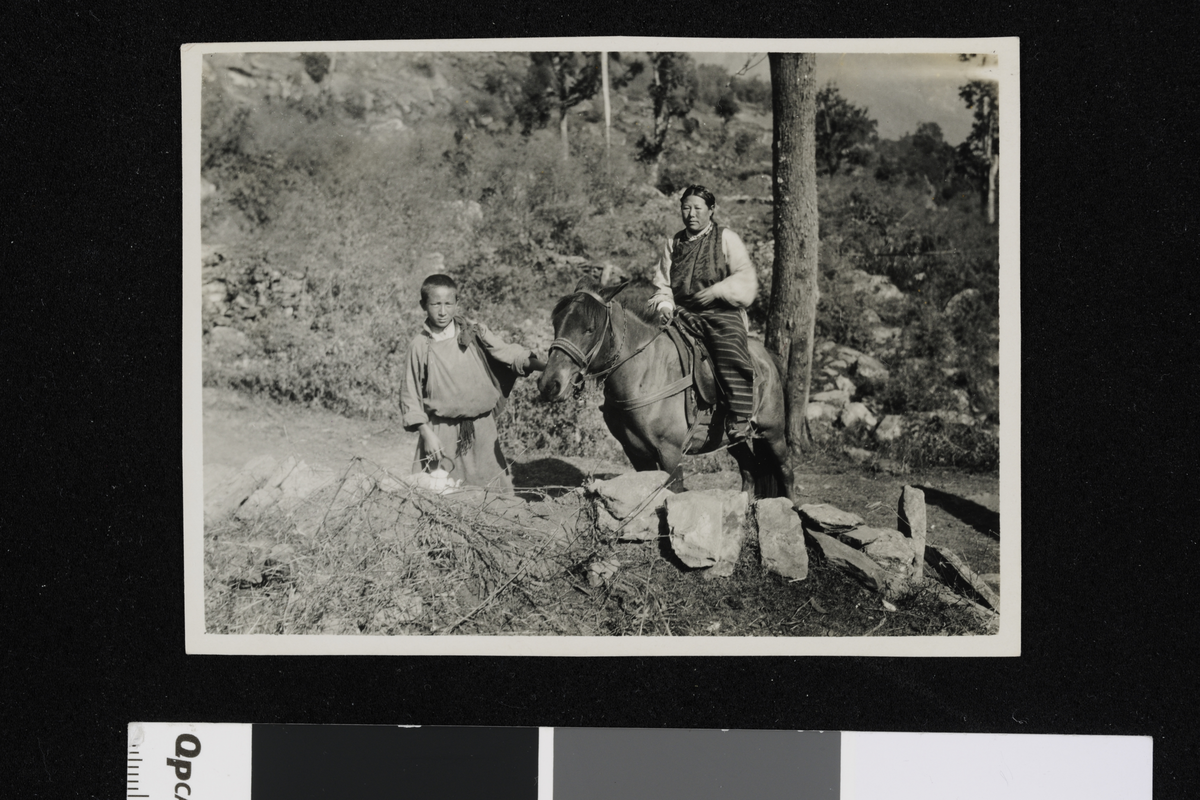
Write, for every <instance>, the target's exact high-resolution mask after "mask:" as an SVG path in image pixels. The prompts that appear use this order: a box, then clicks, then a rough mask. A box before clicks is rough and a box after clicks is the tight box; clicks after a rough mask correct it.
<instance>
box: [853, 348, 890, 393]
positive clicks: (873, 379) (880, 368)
mask: <svg viewBox="0 0 1200 800" xmlns="http://www.w3.org/2000/svg"><path fill="white" fill-rule="evenodd" d="M890 374H891V373H889V372H888V369H887V367H885V366H884V365H883V362H882V361H880V360H879V359H878V358H875V357H874V356H868V355H860V356H859V357H858V360H856V361H855V362H854V375H855V377H857V378H859V379H860V381H865V382H866V383H868V384H870V385H871V386H879V385H880V384H883V383H887V379H888V377H890Z"/></svg>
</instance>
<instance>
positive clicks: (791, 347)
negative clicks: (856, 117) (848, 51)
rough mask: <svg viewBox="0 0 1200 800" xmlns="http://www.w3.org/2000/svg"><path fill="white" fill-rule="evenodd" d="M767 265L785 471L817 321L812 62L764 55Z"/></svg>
mask: <svg viewBox="0 0 1200 800" xmlns="http://www.w3.org/2000/svg"><path fill="white" fill-rule="evenodd" d="M769 58H770V63H771V96H772V104H773V107H774V127H775V132H774V141H773V145H772V153H773V157H774V176H775V180H774V184H773V190H774V199H775V263H774V274H773V277H772V280H771V308H770V311H769V312H768V314H767V327H766V345H767V348H768V349H769V350H771V351H772V352H774V353H776V354H777V355H778V356H779V357H780V362H781V364H782V366H783V368H784V371H785V374H784V376H783V377H784V391H785V392H786V400H787V438H788V448H789V453H790V456H789V457H790V459H791V463H792V467H793V469H795V468H797V467H798V466H799V462H800V458H801V456H802V454H803V448H804V446H805V445H806V444H807V443H808V441H809V440H808V437H807V432H806V427H805V409H806V408H807V406H808V390H809V385H810V383H811V382H812V355H813V336H814V332H815V326H816V319H817V298H818V293H817V245H818V242H817V145H816V98H817V83H816V64H817V59H816V56H815V55H814V54H812V53H771V54H770V56H769Z"/></svg>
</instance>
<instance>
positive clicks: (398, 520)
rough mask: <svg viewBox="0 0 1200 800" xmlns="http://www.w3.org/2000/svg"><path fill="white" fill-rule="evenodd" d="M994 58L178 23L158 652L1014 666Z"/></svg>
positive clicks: (990, 50)
mask: <svg viewBox="0 0 1200 800" xmlns="http://www.w3.org/2000/svg"><path fill="white" fill-rule="evenodd" d="M1019 56H1020V54H1019V50H1018V46H1017V42H1016V40H1015V39H1001V38H997V39H899V40H832V39H828V40H812V41H805V40H752V39H745V40H719V39H696V40H687V39H649V38H628V37H626V38H611V39H603V38H595V39H592V38H588V39H544V40H475V41H452V40H447V41H444V42H431V41H423V42H353V43H349V42H308V43H296V42H288V43H262V44H245V43H243V44H236V45H233V44H201V45H191V46H189V47H187V48H185V49H184V52H183V55H182V64H183V100H184V116H183V137H184V150H183V156H184V181H183V187H184V197H183V212H184V219H183V234H184V254H183V255H184V315H183V321H184V358H183V363H184V375H183V382H184V443H183V444H184V518H185V536H186V542H185V565H184V566H185V576H184V580H185V594H186V617H187V631H186V637H187V649H188V652H189V653H239V654H280V655H282V654H316V653H322V654H325V653H329V654H348V655H350V654H493V655H501V654H503V655H580V656H588V655H593V656H596V655H600V656H602V655H701V654H713V655H721V654H737V655H757V654H761V655H783V654H797V655H916V656H948V655H952V656H1016V655H1019V654H1020V652H1021V637H1020V631H1021V563H1020V558H1021V547H1020V543H1021V540H1020V535H1021V531H1020V522H1021V517H1020V510H1021V484H1020V471H1019V470H1020V466H1019V457H1020V438H1019V433H1020V413H1021V409H1020V402H1019V392H1020V377H1021V376H1020V356H1021V351H1020V327H1019V326H1020V311H1019V292H1020V255H1019V244H1020V237H1019V227H1018V226H1019V208H1020V206H1019V190H1020V186H1019V170H1018V164H1019V163H1020V160H1019V155H1020V138H1019V120H1020V83H1019V75H1020V70H1019ZM1002 108H1003V114H1002V113H1001V109H1002ZM1002 150H1003V154H1004V158H1003V159H1002V158H1001V151H1002ZM1001 513H1003V514H1004V517H1005V526H1004V536H1003V537H1001V528H1000V517H1001Z"/></svg>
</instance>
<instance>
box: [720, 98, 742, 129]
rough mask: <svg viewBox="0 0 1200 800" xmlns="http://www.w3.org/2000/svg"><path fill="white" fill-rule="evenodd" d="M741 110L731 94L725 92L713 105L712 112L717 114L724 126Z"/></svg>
mask: <svg viewBox="0 0 1200 800" xmlns="http://www.w3.org/2000/svg"><path fill="white" fill-rule="evenodd" d="M741 110H742V107H741V106H740V105H738V101H737V99H736V98H735V97H734V96H733V92H727V93H725V94H723V95H721V97H720V99H719V100H717V102H716V103H715V104H714V105H713V111H715V112H716V113H717V116H718V117H720V118H721V120H722V121H723V122H724V123H725V124H726V125H728V124H729V120H731V119H733V118H734V117H736V116H737V113H738V112H739V111H741Z"/></svg>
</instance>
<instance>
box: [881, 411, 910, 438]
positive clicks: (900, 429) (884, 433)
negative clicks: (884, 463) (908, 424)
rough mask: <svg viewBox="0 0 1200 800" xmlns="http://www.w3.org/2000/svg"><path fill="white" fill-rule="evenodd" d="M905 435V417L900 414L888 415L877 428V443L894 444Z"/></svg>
mask: <svg viewBox="0 0 1200 800" xmlns="http://www.w3.org/2000/svg"><path fill="white" fill-rule="evenodd" d="M903 433H904V422H903V417H901V416H899V415H898V414H888V415H887V416H885V417H884V418H883V419H882V420H880V422H879V426H878V427H877V428H875V441H877V442H894V441H896V440H897V439H899V438H900V436H901V435H903Z"/></svg>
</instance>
